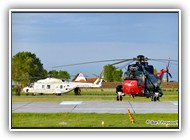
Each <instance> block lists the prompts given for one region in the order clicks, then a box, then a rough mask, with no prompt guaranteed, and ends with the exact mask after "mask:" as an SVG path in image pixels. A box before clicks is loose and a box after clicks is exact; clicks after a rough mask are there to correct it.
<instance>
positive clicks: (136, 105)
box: [11, 101, 178, 114]
mask: <svg viewBox="0 0 190 140" xmlns="http://www.w3.org/2000/svg"><path fill="white" fill-rule="evenodd" d="M11 109H12V113H21V112H30V113H61V112H72V113H128V109H130V111H131V113H139V114H143V113H178V102H177V101H161V102H134V101H133V102H130V101H122V102H119V101H62V102H12V107H11Z"/></svg>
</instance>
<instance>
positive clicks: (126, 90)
mask: <svg viewBox="0 0 190 140" xmlns="http://www.w3.org/2000/svg"><path fill="white" fill-rule="evenodd" d="M149 60H151V61H158V62H164V63H165V62H166V61H167V62H168V65H167V66H166V69H161V70H160V72H157V73H154V66H153V65H149V63H148V61H149ZM110 61H117V62H115V63H112V64H110V65H117V64H121V63H124V62H129V63H128V64H126V65H124V67H127V70H126V72H124V75H123V78H122V79H123V80H122V84H120V85H118V86H117V87H116V94H117V97H116V100H117V101H122V99H123V96H125V95H131V96H132V97H133V98H134V97H135V96H143V97H147V98H151V101H160V97H162V96H163V91H162V89H161V87H160V85H161V83H162V78H163V75H164V74H165V73H166V76H167V82H168V81H169V80H168V79H169V77H170V78H172V75H171V74H170V72H169V64H170V62H177V60H171V59H149V58H147V57H145V56H144V55H138V56H137V57H136V58H131V59H113V60H102V61H92V62H83V63H75V64H68V65H61V66H54V67H53V68H56V67H67V66H75V65H83V64H92V63H101V62H110ZM133 62H135V63H133ZM131 63H133V64H131ZM120 69H122V68H120ZM102 73H103V72H102Z"/></svg>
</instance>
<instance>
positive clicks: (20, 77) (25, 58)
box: [12, 52, 44, 86]
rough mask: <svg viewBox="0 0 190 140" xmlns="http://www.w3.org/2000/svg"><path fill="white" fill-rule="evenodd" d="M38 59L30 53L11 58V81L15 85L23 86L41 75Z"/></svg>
mask: <svg viewBox="0 0 190 140" xmlns="http://www.w3.org/2000/svg"><path fill="white" fill-rule="evenodd" d="M43 72H44V69H43V64H42V63H41V61H40V59H39V58H37V57H36V55H35V54H34V53H31V52H19V53H17V54H16V55H14V56H13V58H12V80H13V81H14V83H15V85H22V86H25V85H27V84H29V83H32V82H34V81H36V79H39V77H41V76H42V75H43Z"/></svg>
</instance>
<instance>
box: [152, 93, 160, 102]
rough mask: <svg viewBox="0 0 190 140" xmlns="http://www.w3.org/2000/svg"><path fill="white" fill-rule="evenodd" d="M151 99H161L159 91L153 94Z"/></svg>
mask: <svg viewBox="0 0 190 140" xmlns="http://www.w3.org/2000/svg"><path fill="white" fill-rule="evenodd" d="M151 101H154V102H156V101H160V97H159V92H155V94H154V95H153V96H151Z"/></svg>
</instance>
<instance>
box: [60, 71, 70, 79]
mask: <svg viewBox="0 0 190 140" xmlns="http://www.w3.org/2000/svg"><path fill="white" fill-rule="evenodd" d="M58 76H59V78H60V79H64V80H66V81H68V80H69V79H70V78H71V77H70V74H69V73H68V72H67V71H62V70H60V71H59V72H58Z"/></svg>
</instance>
